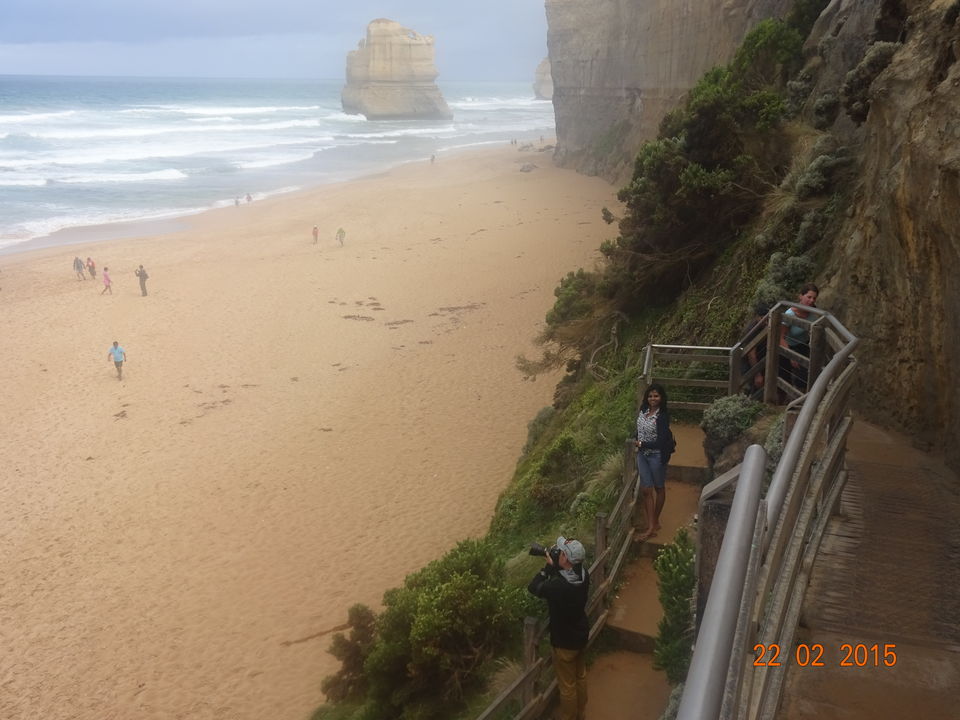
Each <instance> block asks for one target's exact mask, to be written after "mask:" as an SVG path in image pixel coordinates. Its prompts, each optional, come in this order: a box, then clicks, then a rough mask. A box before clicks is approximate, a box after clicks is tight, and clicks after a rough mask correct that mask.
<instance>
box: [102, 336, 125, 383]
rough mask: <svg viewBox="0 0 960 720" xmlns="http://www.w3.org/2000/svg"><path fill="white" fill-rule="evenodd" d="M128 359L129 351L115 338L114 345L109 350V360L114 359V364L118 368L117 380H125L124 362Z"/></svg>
mask: <svg viewBox="0 0 960 720" xmlns="http://www.w3.org/2000/svg"><path fill="white" fill-rule="evenodd" d="M126 359H127V351H126V350H124V349H123V348H122V347H120V343H118V342H117V341H116V340H114V341H113V347H112V348H110V349H109V350H108V351H107V360H108V361H109V360H113V364H114V366H115V367H116V368H117V380H123V363H124V361H125V360H126Z"/></svg>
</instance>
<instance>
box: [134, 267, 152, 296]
mask: <svg viewBox="0 0 960 720" xmlns="http://www.w3.org/2000/svg"><path fill="white" fill-rule="evenodd" d="M133 274H134V275H136V276H137V277H138V278H140V296H141V297H146V296H147V279H148V278H149V277H150V276H149V275H147V271H146V270H144V269H143V265H141V266H140V267H138V268H137V269H136V270H134V271H133Z"/></svg>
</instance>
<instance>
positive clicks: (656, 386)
mask: <svg viewBox="0 0 960 720" xmlns="http://www.w3.org/2000/svg"><path fill="white" fill-rule="evenodd" d="M651 390H656V391H657V392H658V393H660V411H661V412H669V411H668V410H667V391H666V390H665V389H664V387H663V385H661V384H660V383H653V384H651V385H648V386H647V389H646V390H644V391H643V400H641V401H640V412H646V411H647V410H649V409H650V405H648V404H647V395H649V394H650V391H651Z"/></svg>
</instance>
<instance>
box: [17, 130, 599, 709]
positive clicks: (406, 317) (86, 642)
mask: <svg viewBox="0 0 960 720" xmlns="http://www.w3.org/2000/svg"><path fill="white" fill-rule="evenodd" d="M531 160H532V161H534V162H536V163H537V164H538V165H539V166H540V167H539V169H537V170H535V171H534V172H531V173H521V172H519V167H520V165H519V163H521V162H530V161H531ZM613 195H614V189H613V188H611V187H610V186H608V185H606V184H605V183H604V182H602V181H600V180H598V179H596V178H586V177H581V176H578V175H575V174H573V173H571V172H567V171H561V170H558V169H555V168H553V167H552V166H551V165H550V162H549V158H548V157H547V156H545V155H542V154H538V153H518V152H516V151H515V150H514V149H512V148H511V149H509V150H507V149H503V150H500V149H498V150H493V151H490V150H487V151H482V152H473V153H465V154H462V155H460V156H457V157H455V158H447V157H444V158H442V159H441V161H440V162H438V163H437V164H436V165H430V164H428V163H422V164H412V165H408V166H404V167H402V168H399V169H396V170H394V171H392V172H390V173H387V174H384V175H380V176H377V177H373V178H369V179H365V180H361V181H356V182H351V183H346V184H342V185H336V186H328V187H324V188H320V189H317V190H313V191H309V192H304V193H298V194H296V195H289V196H283V197H276V198H272V199H269V200H265V201H263V202H257V203H253V204H250V205H243V206H241V207H236V208H234V207H230V208H224V209H222V210H216V211H212V212H209V213H205V214H204V215H201V216H197V217H195V218H192V219H191V220H190V222H189V225H190V227H189V229H188V230H186V231H184V232H181V233H177V234H173V235H164V236H160V237H144V238H137V239H133V240H124V241H111V242H107V243H102V244H98V245H88V246H77V247H65V248H60V249H52V250H44V251H35V252H30V253H24V254H20V255H16V256H8V257H4V258H0V316H2V318H3V345H2V348H3V350H2V356H3V362H2V363H0V382H2V385H3V388H4V393H3V394H4V400H3V432H2V434H0V573H2V578H3V580H2V590H0V638H2V641H3V642H2V648H0V717H4V718H18V719H19V718H24V719H26V718H43V719H44V720H55V719H59V718H81V719H85V720H86V719H89V720H106V719H109V718H117V719H118V720H127V719H129V718H190V719H191V720H202V719H203V718H223V719H231V720H233V719H246V718H249V719H251V720H254V719H256V720H263V719H264V718H283V719H286V718H297V719H298V718H305V717H307V716H308V715H309V713H310V712H311V711H312V710H313V709H314V708H315V707H316V706H317V705H318V704H319V703H321V702H322V700H323V696H322V693H321V692H320V680H321V678H322V677H323V676H324V675H326V674H328V673H329V672H331V671H332V670H334V669H335V668H336V662H335V661H334V660H333V659H332V658H331V657H330V656H329V655H327V653H326V648H327V646H328V644H329V631H330V630H331V629H332V628H335V627H336V626H338V625H339V624H341V623H343V622H344V620H345V618H346V609H347V607H349V606H350V605H351V604H353V603H354V602H365V603H368V604H372V605H376V604H377V603H378V602H379V600H380V597H381V595H382V592H383V590H385V589H386V588H389V587H392V586H394V585H397V584H398V583H400V582H401V581H402V579H403V577H404V575H405V574H406V573H407V572H409V571H411V570H413V569H416V568H418V567H420V566H422V565H423V564H425V563H426V562H428V561H430V560H431V559H433V558H436V557H438V556H439V555H441V554H442V553H444V552H445V551H446V550H447V549H448V548H450V547H451V546H452V545H453V544H455V543H456V542H457V541H458V540H460V539H463V538H465V537H470V536H476V535H478V534H481V533H482V532H484V530H485V529H486V526H487V524H488V522H489V519H490V514H491V512H492V509H493V506H494V503H495V502H496V498H497V496H498V494H499V492H500V491H501V490H502V489H503V487H504V486H505V485H506V483H507V482H508V480H509V478H510V475H511V473H512V470H513V467H514V464H515V462H516V459H517V456H518V452H519V449H520V447H521V446H522V444H523V442H524V439H525V435H526V423H527V422H528V421H529V419H530V418H531V417H532V416H533V415H534V414H535V413H536V411H537V410H538V409H539V408H540V407H542V406H543V405H546V404H549V402H550V398H551V395H552V389H553V382H552V380H551V378H541V379H540V380H538V381H537V382H528V381H524V380H523V379H522V377H521V375H520V374H519V373H518V372H517V371H516V370H515V369H514V358H515V356H516V355H517V354H518V353H519V352H524V351H526V352H529V351H530V350H531V347H532V344H531V339H532V338H533V336H534V335H535V334H536V332H537V330H538V328H539V327H540V326H541V323H542V318H543V315H544V313H545V311H546V310H547V309H548V308H549V307H550V305H551V303H552V300H553V289H554V287H555V286H556V284H557V281H558V280H559V278H560V277H561V276H562V275H563V274H564V273H566V272H567V271H568V270H571V269H575V268H576V267H579V266H581V265H586V266H590V265H592V264H593V262H594V261H595V258H596V248H597V246H598V245H599V243H600V241H601V240H602V239H603V238H605V237H609V236H611V235H612V234H613V232H614V231H613V230H612V229H611V228H609V227H607V226H606V225H604V224H603V223H602V221H601V219H600V212H599V209H600V207H601V206H603V205H608V206H611V207H612V205H613V203H614V202H615V200H614V198H613ZM314 224H317V225H319V226H320V229H321V242H320V244H319V245H313V244H312V239H311V228H312V226H313V225H314ZM341 225H342V226H343V227H344V229H345V230H346V233H347V236H346V245H345V246H344V247H339V246H338V244H337V243H336V242H335V241H334V233H335V232H336V229H337V227H339V226H341ZM75 254H79V255H82V256H83V257H84V258H85V257H86V256H87V255H92V256H93V257H94V258H95V259H96V260H97V262H98V265H99V266H100V267H103V266H104V265H107V266H109V267H110V273H111V275H112V277H113V279H114V294H113V295H112V296H100V295H99V292H100V288H101V286H100V284H99V281H97V282H92V281H90V280H87V281H85V282H80V281H78V280H76V278H75V276H74V274H73V273H72V272H71V261H72V258H73V256H74V255H75ZM140 263H143V264H144V265H145V266H146V268H147V269H148V271H149V272H150V281H149V283H148V286H149V290H150V295H149V297H146V298H142V297H140V292H139V288H138V286H137V282H136V278H135V277H134V276H133V270H134V268H136V266H137V265H138V264H140ZM113 340H119V341H120V343H121V345H123V346H124V347H125V348H126V350H127V355H128V362H127V364H126V366H125V368H124V379H123V381H118V380H117V379H116V377H115V374H114V371H113V365H112V363H110V362H108V360H107V348H108V346H109V345H110V343H111V342H112V341H113Z"/></svg>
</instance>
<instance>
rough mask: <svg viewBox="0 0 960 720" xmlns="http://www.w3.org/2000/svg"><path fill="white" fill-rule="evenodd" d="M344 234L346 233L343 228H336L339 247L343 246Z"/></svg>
mask: <svg viewBox="0 0 960 720" xmlns="http://www.w3.org/2000/svg"><path fill="white" fill-rule="evenodd" d="M346 236H347V234H346V233H345V232H344V231H343V228H339V229H338V230H337V242H339V243H340V247H343V239H344V238H345V237H346Z"/></svg>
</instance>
